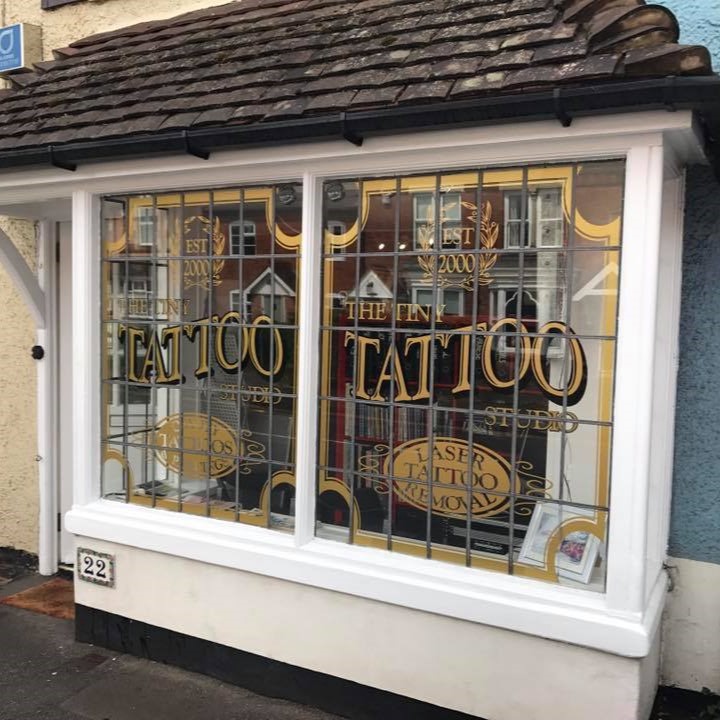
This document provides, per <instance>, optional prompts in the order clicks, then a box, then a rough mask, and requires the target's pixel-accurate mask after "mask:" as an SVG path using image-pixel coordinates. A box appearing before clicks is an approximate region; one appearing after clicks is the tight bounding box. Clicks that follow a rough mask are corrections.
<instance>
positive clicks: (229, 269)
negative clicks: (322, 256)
mask: <svg viewBox="0 0 720 720" xmlns="http://www.w3.org/2000/svg"><path fill="white" fill-rule="evenodd" d="M301 208H302V187H301V186H300V185H295V184H285V185H283V186H282V187H249V188H242V189H238V190H220V191H193V192H186V193H174V194H157V195H142V196H125V197H108V198H105V199H104V201H103V222H102V227H103V274H102V277H103V324H104V333H103V335H104V338H105V344H104V357H103V382H104V392H103V401H104V427H103V438H102V439H103V448H104V465H103V494H104V496H105V497H108V498H115V499H120V500H124V501H127V502H133V503H137V504H141V505H146V506H150V507H157V508H164V509H167V510H175V511H181V512H185V513H191V514H199V515H204V516H211V517H217V518H222V519H227V520H232V521H240V522H245V523H250V524H254V525H260V526H266V527H276V528H280V529H291V528H292V527H293V525H294V504H295V501H294V497H295V475H294V455H295V448H294V438H295V394H296V388H295V370H296V358H295V348H296V346H297V342H296V340H297V338H296V334H297V328H296V300H297V279H298V272H299V264H298V263H299V251H300V234H299V232H300V231H299V228H300V226H301V219H302V218H301ZM241 228H242V234H241V232H240V229H241Z"/></svg>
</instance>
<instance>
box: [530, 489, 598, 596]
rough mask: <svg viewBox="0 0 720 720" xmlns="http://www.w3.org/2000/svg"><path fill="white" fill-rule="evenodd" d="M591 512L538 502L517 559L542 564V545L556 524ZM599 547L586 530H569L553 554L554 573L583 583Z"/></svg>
mask: <svg viewBox="0 0 720 720" xmlns="http://www.w3.org/2000/svg"><path fill="white" fill-rule="evenodd" d="M593 517H594V511H593V510H589V509H584V508H576V507H573V508H568V507H566V506H561V505H557V504H555V503H545V502H538V503H537V504H536V505H535V509H534V510H533V516H532V518H531V520H530V524H529V525H528V530H527V534H526V535H525V539H524V540H523V544H522V547H521V548H520V554H519V556H518V562H521V563H527V564H528V565H535V566H538V567H544V565H545V548H546V547H547V543H548V539H549V538H550V536H551V535H552V533H553V532H554V531H555V530H556V529H557V527H558V526H559V525H560V524H561V523H564V522H567V521H568V520H573V519H576V518H578V519H581V518H593ZM599 550H600V540H599V538H597V537H596V536H595V535H593V534H592V533H590V532H587V531H574V532H570V533H569V534H568V535H567V536H566V537H564V538H563V539H562V541H561V543H560V549H559V550H558V552H557V554H556V557H555V566H556V568H557V573H558V576H559V577H561V578H565V579H568V580H575V581H577V582H581V583H583V584H584V585H587V584H588V583H589V582H590V577H591V575H592V571H593V568H594V567H595V561H596V560H597V557H598V552H599Z"/></svg>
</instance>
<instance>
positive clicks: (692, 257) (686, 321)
mask: <svg viewBox="0 0 720 720" xmlns="http://www.w3.org/2000/svg"><path fill="white" fill-rule="evenodd" d="M655 2H658V3H659V4H662V5H665V6H666V7H668V8H670V9H671V10H672V11H673V12H674V13H675V16H676V17H677V19H678V21H679V23H680V29H681V36H680V41H681V42H682V43H686V44H695V43H697V44H701V45H705V46H707V47H708V48H710V52H711V53H712V55H713V65H714V69H715V72H720V0H655ZM680 332H681V344H680V374H679V377H678V404H677V418H676V425H675V427H676V430H675V477H674V487H673V507H672V519H671V527H670V554H671V555H673V556H674V557H682V558H689V559H692V560H703V561H705V562H712V563H717V564H720V390H718V380H719V379H720V185H718V183H717V182H716V180H715V179H714V177H713V174H712V172H711V171H710V170H709V169H707V168H690V170H689V172H688V189H687V198H686V213H685V249H684V260H683V294H682V315H681V320H680Z"/></svg>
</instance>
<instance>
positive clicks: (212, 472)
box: [154, 413, 242, 480]
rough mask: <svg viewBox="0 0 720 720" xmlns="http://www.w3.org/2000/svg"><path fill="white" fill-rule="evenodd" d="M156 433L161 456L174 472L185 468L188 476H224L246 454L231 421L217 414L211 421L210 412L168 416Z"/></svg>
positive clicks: (197, 477) (158, 450) (166, 465)
mask: <svg viewBox="0 0 720 720" xmlns="http://www.w3.org/2000/svg"><path fill="white" fill-rule="evenodd" d="M154 435H155V445H156V446H157V448H158V449H157V450H156V451H155V454H156V456H157V458H158V460H159V461H160V462H161V463H162V464H163V465H165V467H167V468H168V469H169V470H173V471H174V472H177V473H179V472H180V471H181V469H182V474H183V477H185V478H192V479H197V480H202V479H204V478H206V477H208V474H209V476H210V477H221V476H223V475H225V474H226V473H228V472H230V471H231V470H234V469H235V467H236V466H237V459H238V456H239V455H241V454H242V453H241V452H240V448H239V447H238V441H237V437H236V435H235V433H234V432H233V429H232V428H231V427H230V426H229V425H226V424H225V423H224V422H222V420H218V419H217V418H215V417H211V418H210V422H209V423H208V417H207V415H201V414H198V413H183V414H182V415H171V416H169V417H166V418H165V419H164V420H162V421H161V422H160V424H159V425H158V426H157V427H156V428H155V433H154ZM181 436H182V444H181V440H180V438H181ZM208 463H209V465H208Z"/></svg>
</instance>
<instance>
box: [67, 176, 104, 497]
mask: <svg viewBox="0 0 720 720" xmlns="http://www.w3.org/2000/svg"><path fill="white" fill-rule="evenodd" d="M99 221H100V209H99V202H98V200H97V198H95V197H94V196H93V195H92V194H91V193H89V192H87V191H85V190H76V191H74V192H73V194H72V246H73V247H72V328H73V352H72V357H73V362H72V382H73V475H74V478H73V505H85V504H87V503H89V502H90V501H91V500H95V499H97V498H98V497H99V495H100V379H101V378H100V345H99V337H100V279H99V278H100V233H99V225H100V222H99Z"/></svg>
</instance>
